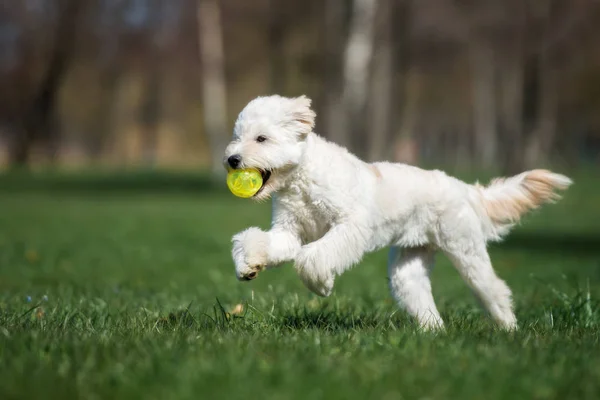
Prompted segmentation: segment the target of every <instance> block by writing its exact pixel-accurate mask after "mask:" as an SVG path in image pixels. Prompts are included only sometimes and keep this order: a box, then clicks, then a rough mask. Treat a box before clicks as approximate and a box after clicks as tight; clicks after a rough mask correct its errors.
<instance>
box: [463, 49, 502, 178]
mask: <svg viewBox="0 0 600 400" xmlns="http://www.w3.org/2000/svg"><path fill="white" fill-rule="evenodd" d="M469 52H470V62H471V77H472V78H471V79H472V80H471V87H472V91H473V99H472V102H473V130H474V150H475V154H474V157H473V158H474V159H475V160H476V162H477V164H479V165H480V166H482V167H484V168H490V167H492V166H494V165H495V163H496V160H497V153H498V143H497V138H498V134H497V131H496V126H497V125H496V124H497V113H496V111H497V109H496V90H495V89H496V71H495V69H496V68H495V62H496V61H495V60H494V51H493V49H492V48H491V45H490V44H489V43H488V42H487V41H484V40H481V39H478V38H473V39H472V41H471V43H470V45H469Z"/></svg>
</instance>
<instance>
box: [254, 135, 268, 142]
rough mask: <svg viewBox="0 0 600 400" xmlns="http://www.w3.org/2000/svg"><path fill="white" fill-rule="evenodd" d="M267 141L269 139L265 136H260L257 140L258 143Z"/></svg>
mask: <svg viewBox="0 0 600 400" xmlns="http://www.w3.org/2000/svg"><path fill="white" fill-rule="evenodd" d="M265 140H267V138H266V137H265V136H263V135H260V136H259V137H257V138H256V141H257V142H258V143H262V142H264V141H265Z"/></svg>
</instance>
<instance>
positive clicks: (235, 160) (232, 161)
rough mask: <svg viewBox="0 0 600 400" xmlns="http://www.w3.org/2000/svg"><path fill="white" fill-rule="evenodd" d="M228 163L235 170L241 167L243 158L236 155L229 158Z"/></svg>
mask: <svg viewBox="0 0 600 400" xmlns="http://www.w3.org/2000/svg"><path fill="white" fill-rule="evenodd" d="M227 162H228V163H229V165H230V166H231V168H234V169H235V168H237V167H239V166H240V163H241V162H242V157H240V156H239V155H238V154H236V155H233V156H231V157H229V158H228V159H227Z"/></svg>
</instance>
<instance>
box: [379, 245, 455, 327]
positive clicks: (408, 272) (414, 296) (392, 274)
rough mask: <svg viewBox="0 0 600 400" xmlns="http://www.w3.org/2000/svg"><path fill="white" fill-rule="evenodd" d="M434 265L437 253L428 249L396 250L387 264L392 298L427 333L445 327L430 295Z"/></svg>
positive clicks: (394, 248)
mask: <svg viewBox="0 0 600 400" xmlns="http://www.w3.org/2000/svg"><path fill="white" fill-rule="evenodd" d="M433 261H434V252H433V251H432V250H431V249H429V248H426V247H418V248H409V249H400V248H397V247H393V248H392V249H391V250H390V255H389V262H388V274H389V279H390V290H391V292H392V295H393V296H394V298H395V299H396V301H398V303H400V305H401V306H402V307H404V308H405V309H406V311H407V312H408V313H409V314H410V315H411V316H413V317H414V318H416V319H417V321H418V322H419V325H420V326H421V327H423V328H425V329H439V328H443V327H444V322H443V320H442V318H441V317H440V314H439V312H438V310H437V308H436V306H435V302H434V300H433V294H432V292H431V280H430V279H429V274H430V272H431V270H432V268H433Z"/></svg>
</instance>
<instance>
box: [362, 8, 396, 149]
mask: <svg viewBox="0 0 600 400" xmlns="http://www.w3.org/2000/svg"><path fill="white" fill-rule="evenodd" d="M393 1H394V0H380V2H379V5H380V7H379V10H377V14H378V18H377V21H378V24H377V25H378V29H379V32H378V35H377V37H378V40H377V43H376V44H375V53H374V56H373V73H372V77H371V101H370V102H369V103H370V104H369V107H368V109H369V125H368V127H367V133H366V134H367V138H368V154H367V158H368V159H369V160H370V161H381V160H382V159H384V158H385V156H386V154H385V153H386V149H387V148H388V147H389V141H390V136H391V135H390V131H391V126H392V102H393V96H392V93H393V88H394V80H393V73H394V58H393V37H392V24H393V21H392V18H393V14H392V2H393Z"/></svg>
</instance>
